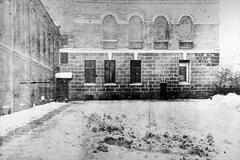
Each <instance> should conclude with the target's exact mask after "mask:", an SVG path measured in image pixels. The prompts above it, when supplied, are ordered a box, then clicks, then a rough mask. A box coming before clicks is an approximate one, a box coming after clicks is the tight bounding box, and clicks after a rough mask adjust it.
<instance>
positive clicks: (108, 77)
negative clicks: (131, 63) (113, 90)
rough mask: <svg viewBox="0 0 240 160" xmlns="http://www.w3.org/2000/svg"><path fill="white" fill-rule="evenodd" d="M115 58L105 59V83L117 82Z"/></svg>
mask: <svg viewBox="0 0 240 160" xmlns="http://www.w3.org/2000/svg"><path fill="white" fill-rule="evenodd" d="M115 66H116V62H115V60H105V61H104V71H105V73H104V79H105V83H115V81H116V78H115Z"/></svg>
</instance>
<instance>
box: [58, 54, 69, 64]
mask: <svg viewBox="0 0 240 160" xmlns="http://www.w3.org/2000/svg"><path fill="white" fill-rule="evenodd" d="M60 62H61V64H67V63H68V53H60Z"/></svg>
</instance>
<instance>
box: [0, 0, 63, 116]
mask: <svg viewBox="0 0 240 160" xmlns="http://www.w3.org/2000/svg"><path fill="white" fill-rule="evenodd" d="M0 5H2V6H1V7H2V8H3V10H1V11H2V12H3V13H4V16H0V17H1V26H3V27H0V30H1V31H0V33H2V34H0V37H1V38H0V58H1V63H0V68H1V70H0V71H1V72H0V74H1V78H0V82H1V89H0V115H1V114H2V111H3V110H2V108H6V106H8V107H9V108H10V109H9V112H14V111H20V110H23V109H26V108H29V107H32V106H33V105H34V104H35V105H38V104H41V103H45V102H49V101H50V100H51V99H53V98H54V90H55V89H54V86H55V84H54V83H55V82H54V75H55V66H56V65H58V60H59V53H58V52H59V47H60V41H61V35H60V33H59V29H58V27H57V26H56V25H55V24H54V22H53V21H52V19H51V17H50V16H49V15H48V13H47V11H46V9H45V8H44V6H43V4H42V2H41V1H40V0H35V1H30V0H22V1H18V0H13V1H8V0H7V1H3V2H2V3H1V4H0ZM41 96H44V97H45V98H46V101H45V102H41V101H40V97H41ZM3 106H5V107H3Z"/></svg>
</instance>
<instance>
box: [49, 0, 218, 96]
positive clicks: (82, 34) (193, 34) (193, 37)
mask: <svg viewBox="0 0 240 160" xmlns="http://www.w3.org/2000/svg"><path fill="white" fill-rule="evenodd" d="M46 3H51V4H54V0H53V1H49V2H47V1H46ZM54 6H55V8H49V10H50V12H51V10H52V13H58V14H57V15H58V17H55V19H56V21H57V22H58V23H59V24H60V25H61V33H62V35H63V39H64V41H63V47H62V48H61V49H60V71H61V72H72V73H73V80H72V81H70V83H69V85H68V87H67V88H68V89H69V98H70V99H72V100H79V99H139V98H141V99H148V98H149V99H158V98H166V97H169V98H204V97H208V96H210V95H212V94H213V89H214V86H213V84H212V82H213V81H214V79H215V73H216V72H215V71H216V69H217V68H218V65H219V45H218V41H219V40H218V39H219V37H218V33H219V8H218V6H219V2H218V0H167V1H166V0H148V1H144V0H69V1H67V2H66V1H64V0H62V1H58V3H55V5H54Z"/></svg>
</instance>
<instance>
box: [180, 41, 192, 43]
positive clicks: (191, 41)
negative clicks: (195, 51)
mask: <svg viewBox="0 0 240 160" xmlns="http://www.w3.org/2000/svg"><path fill="white" fill-rule="evenodd" d="M180 42H186V43H193V40H180Z"/></svg>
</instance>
